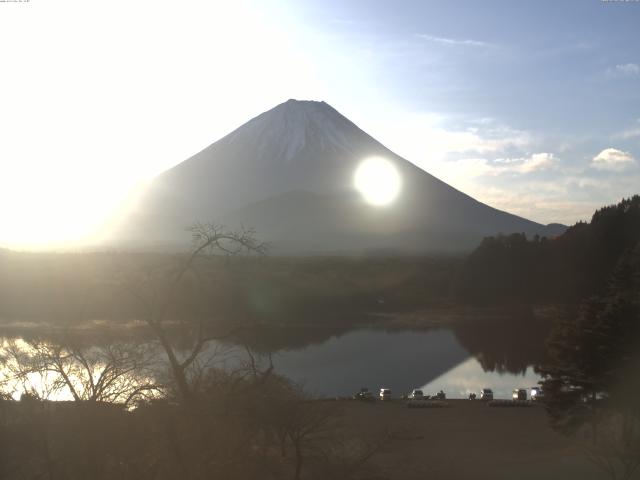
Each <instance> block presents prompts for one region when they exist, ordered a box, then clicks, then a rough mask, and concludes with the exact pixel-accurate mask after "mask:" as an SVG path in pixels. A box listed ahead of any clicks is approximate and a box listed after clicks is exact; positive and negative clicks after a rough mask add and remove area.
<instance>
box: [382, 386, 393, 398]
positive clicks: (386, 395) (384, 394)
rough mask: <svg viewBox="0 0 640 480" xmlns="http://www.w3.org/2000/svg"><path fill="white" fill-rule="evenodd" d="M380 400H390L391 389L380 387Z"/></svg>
mask: <svg viewBox="0 0 640 480" xmlns="http://www.w3.org/2000/svg"><path fill="white" fill-rule="evenodd" d="M380 400H391V390H390V389H388V388H381V389H380Z"/></svg>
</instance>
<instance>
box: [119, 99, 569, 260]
mask: <svg viewBox="0 0 640 480" xmlns="http://www.w3.org/2000/svg"><path fill="white" fill-rule="evenodd" d="M373 155H378V156H383V157H385V158H386V159H387V160H389V161H390V162H392V163H393V164H394V166H395V167H396V168H397V170H398V172H399V173H400V175H401V178H402V191H401V193H400V195H399V197H398V198H397V199H396V201H395V202H394V203H393V204H391V205H389V206H386V207H381V208H380V207H378V208H377V207H372V206H370V205H368V204H366V203H365V202H364V201H363V200H362V198H361V196H360V195H359V193H358V192H357V191H356V190H355V189H354V187H353V175H354V172H355V169H356V168H357V166H358V165H359V163H360V162H361V161H362V160H363V159H365V158H367V157H369V156H373ZM196 220H200V221H208V220H212V221H216V222H220V223H224V224H226V225H228V226H230V227H232V228H233V227H237V226H239V225H241V224H243V225H245V226H251V227H253V228H255V229H256V230H257V232H258V234H259V236H260V238H261V239H264V240H266V241H269V242H271V244H272V247H273V252H274V253H281V254H288V253H322V252H329V251H330V252H333V253H336V252H345V253H346V252H354V251H370V250H378V249H385V250H392V251H397V252H412V253H415V252H427V251H428V252H435V251H457V250H466V249H471V248H473V247H474V246H475V245H477V243H478V242H479V241H480V240H481V239H482V237H484V236H486V235H493V234H496V233H510V232H524V233H526V234H528V235H533V234H539V235H555V234H557V233H561V231H562V229H563V228H562V227H560V228H558V227H557V226H555V227H554V226H549V228H547V227H545V226H543V225H540V224H537V223H535V222H531V221H529V220H526V219H523V218H520V217H517V216H514V215H511V214H508V213H506V212H502V211H499V210H496V209H494V208H492V207H489V206H487V205H484V204H482V203H480V202H478V201H476V200H474V199H473V198H471V197H469V196H467V195H465V194H463V193H461V192H459V191H458V190H456V189H454V188H452V187H450V186H449V185H447V184H445V183H444V182H442V181H440V180H438V179H437V178H435V177H433V176H432V175H430V174H429V173H427V172H425V171H423V170H421V169H420V168H418V167H416V166H415V165H413V164H412V163H410V162H408V161H406V160H404V159H403V158H401V157H399V156H398V155H396V154H394V153H393V152H391V151H390V150H389V149H387V148H386V147H385V146H384V145H382V144H381V143H379V142H378V141H376V140H375V139H373V138H372V137H371V136H369V135H368V134H366V133H365V132H363V131H362V130H361V129H360V128H358V127H357V126H356V125H355V124H353V123H352V122H350V121H349V120H348V119H347V118H345V117H344V116H343V115H341V114H340V113H339V112H337V111H336V110H335V109H333V108H332V107H330V106H329V105H328V104H326V103H324V102H314V101H296V100H289V101H287V102H285V103H283V104H281V105H278V106H277V107H275V108H273V109H272V110H269V111H268V112H265V113H263V114H261V115H259V116H257V117H255V118H254V119H252V120H250V121H249V122H247V123H246V124H244V125H243V126H241V127H239V128H238V129H236V130H234V131H233V132H231V133H230V134H228V135H227V136H225V137H224V138H222V139H221V140H219V141H217V142H215V143H213V144H212V145H210V146H209V147H207V148H205V149H204V150H202V151H201V152H199V153H197V154H196V155H194V156H193V157H191V158H189V159H188V160H186V161H184V162H182V163H181V164H179V165H177V166H176V167H174V168H172V169H170V170H167V171H166V172H164V173H163V174H161V175H159V176H158V177H157V178H156V179H155V180H154V181H153V182H152V184H151V185H150V187H149V188H148V190H147V191H146V192H145V193H144V195H143V196H142V199H141V201H140V203H139V205H138V208H137V210H136V211H135V213H134V214H132V215H130V216H129V217H128V218H127V219H126V221H125V223H124V228H123V229H121V231H120V234H119V235H118V238H117V239H116V241H117V242H118V243H121V244H122V243H129V244H131V243H134V244H138V245H140V244H143V243H145V242H146V243H147V244H149V245H150V244H155V245H158V244H179V243H185V242H186V241H188V235H186V234H185V232H184V229H185V227H187V226H189V225H190V224H191V223H193V222H194V221H196Z"/></svg>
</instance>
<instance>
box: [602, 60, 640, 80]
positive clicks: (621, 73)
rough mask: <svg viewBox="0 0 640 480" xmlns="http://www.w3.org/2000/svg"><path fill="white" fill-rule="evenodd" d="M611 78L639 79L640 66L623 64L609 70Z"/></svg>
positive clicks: (608, 73)
mask: <svg viewBox="0 0 640 480" xmlns="http://www.w3.org/2000/svg"><path fill="white" fill-rule="evenodd" d="M607 75H609V76H610V77H618V78H620V77H638V76H640V65H638V64H637V63H623V64H619V65H616V66H615V67H613V68H609V69H608V70H607Z"/></svg>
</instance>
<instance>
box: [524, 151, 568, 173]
mask: <svg viewBox="0 0 640 480" xmlns="http://www.w3.org/2000/svg"><path fill="white" fill-rule="evenodd" d="M557 163H558V159H556V158H555V157H554V156H553V153H546V152H542V153H534V154H533V155H531V157H529V158H525V159H523V161H522V163H520V164H519V165H518V166H517V167H518V168H517V169H516V172H518V173H532V172H540V171H542V170H549V169H551V168H554V167H555V166H556V164H557Z"/></svg>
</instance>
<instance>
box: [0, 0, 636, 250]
mask: <svg viewBox="0 0 640 480" xmlns="http://www.w3.org/2000/svg"><path fill="white" fill-rule="evenodd" d="M639 24H640V2H629V1H626V2H625V1H600V0H576V1H571V0H567V1H563V2H558V1H554V0H552V1H545V0H537V1H535V2H513V1H509V0H504V1H492V0H486V1H483V2H477V1H473V0H470V1H447V2H443V1H427V0H424V1H418V0H414V1H394V2H388V1H378V0H352V1H346V0H341V1H337V0H307V1H305V2H294V1H287V0H272V1H269V2H265V1H262V2H261V1H258V0H236V1H233V2H230V1H227V2H222V1H219V2H216V1H197V0H181V1H180V2H178V1H175V0H174V1H161V0H155V1H146V0H139V1H135V2H131V1H120V0H112V1H109V2H105V1H93V0H82V1H70V0H57V1H55V2H54V1H50V0H48V1H45V0H30V1H24V0H23V1H21V2H17V1H15V2H14V1H6V2H0V42H1V43H0V44H1V45H2V48H1V49H0V69H1V70H0V218H1V219H2V221H1V222H0V245H4V246H10V247H14V248H26V249H30V248H54V247H58V246H63V245H67V246H69V245H75V244H81V243H82V242H83V241H85V240H87V239H91V238H94V237H95V236H96V235H100V233H101V232H103V231H104V230H103V229H104V228H105V225H108V222H109V219H111V218H113V216H114V215H117V212H119V211H120V210H119V208H121V207H122V205H124V204H126V202H127V201H128V199H130V198H131V195H133V194H134V193H135V191H136V189H137V188H139V187H140V185H143V184H144V182H148V181H149V180H150V179H151V178H153V176H155V175H157V174H158V173H160V172H162V171H163V170H165V169H167V168H169V167H171V166H173V165H175V164H177V163H179V162H181V161H183V160H185V159H187V158H188V157H189V156H190V155H193V154H194V153H196V152H198V151H200V150H201V149H203V148H204V147H206V146H207V145H209V144H211V143H213V142H214V141H216V140H218V139H219V138H221V137H222V136H224V135H225V134H227V133H229V132H230V131H232V130H233V129H235V128H237V127H238V126H240V125H241V124H243V123H244V122H246V121H247V120H249V119H250V118H252V117H254V116H256V115H258V114H259V113H261V112H263V111H266V110H268V109H270V108H272V107H274V106H275V105H277V104H279V103H282V102H283V101H286V100H287V99H289V98H296V99H310V100H324V101H326V102H327V103H329V104H330V105H332V106H333V107H334V108H336V109H337V110H338V111H340V112H341V113H342V114H344V115H345V116H346V117H347V118H349V119H350V120H352V121H353V122H355V123H356V124H357V125H358V126H360V127H361V128H362V129H363V130H365V131H366V132H367V133H369V134H371V135H372V136H373V137H375V138H376V139H377V140H379V141H381V142H382V143H383V144H385V145H386V146H387V147H389V148H390V149H391V150H393V151H395V152H396V153H398V154H400V155H401V156H403V157H405V158H406V159H407V160H410V161H411V162H413V163H415V164H416V165H418V166H420V167H421V168H423V169H424V170H426V171H428V172H429V173H431V174H433V175H435V176H437V177H439V178H441V179H442V180H444V181H445V182H447V183H449V184H450V185H452V186H454V187H455V188H458V189H459V190H461V191H463V192H465V193H467V194H469V195H471V196H473V197H474V198H476V199H478V200H480V201H482V202H485V203H487V204H489V205H491V206H494V207H496V208H499V209H502V210H506V211H509V212H511V213H515V214H517V215H521V216H524V217H527V218H530V219H532V220H535V221H538V222H541V223H551V222H561V223H565V224H572V223H574V222H576V221H579V220H588V219H589V218H590V216H591V215H592V213H593V211H594V210H595V209H596V208H598V207H600V206H603V205H606V204H611V203H615V202H617V201H619V200H620V199H621V198H623V197H627V196H630V195H632V194H634V193H640V48H638V47H639V45H640V28H638V25H639Z"/></svg>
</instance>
